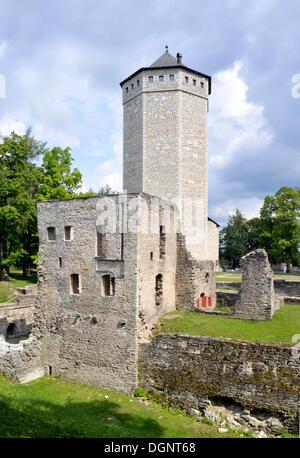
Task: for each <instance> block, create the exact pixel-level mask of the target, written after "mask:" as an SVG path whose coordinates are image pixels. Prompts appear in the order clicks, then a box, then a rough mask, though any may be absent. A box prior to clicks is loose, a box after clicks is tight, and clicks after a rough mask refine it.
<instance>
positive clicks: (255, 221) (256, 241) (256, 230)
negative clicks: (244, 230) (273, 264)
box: [247, 218, 264, 251]
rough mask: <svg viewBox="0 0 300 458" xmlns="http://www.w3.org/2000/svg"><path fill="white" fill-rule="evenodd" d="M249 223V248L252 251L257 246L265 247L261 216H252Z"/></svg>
mask: <svg viewBox="0 0 300 458" xmlns="http://www.w3.org/2000/svg"><path fill="white" fill-rule="evenodd" d="M247 225H248V241H247V250H248V251H252V250H256V249H257V248H264V241H263V238H262V221H261V219H260V218H252V219H249V221H248V222H247Z"/></svg>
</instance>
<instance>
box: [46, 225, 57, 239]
mask: <svg viewBox="0 0 300 458" xmlns="http://www.w3.org/2000/svg"><path fill="white" fill-rule="evenodd" d="M47 233H48V240H55V239H56V233H55V227H47Z"/></svg>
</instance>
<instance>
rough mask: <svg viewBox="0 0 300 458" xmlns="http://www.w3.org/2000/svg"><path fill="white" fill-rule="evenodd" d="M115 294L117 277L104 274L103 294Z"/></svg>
mask: <svg viewBox="0 0 300 458" xmlns="http://www.w3.org/2000/svg"><path fill="white" fill-rule="evenodd" d="M114 295H115V277H113V276H112V275H103V276H102V296H114Z"/></svg>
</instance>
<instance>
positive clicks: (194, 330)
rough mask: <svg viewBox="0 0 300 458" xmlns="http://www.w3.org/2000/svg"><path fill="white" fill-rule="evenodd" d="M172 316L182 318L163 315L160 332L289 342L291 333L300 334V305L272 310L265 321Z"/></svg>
mask: <svg viewBox="0 0 300 458" xmlns="http://www.w3.org/2000/svg"><path fill="white" fill-rule="evenodd" d="M170 315H171V314H168V316H170ZM176 315H182V316H184V319H182V318H174V319H172V320H170V319H164V317H163V318H162V319H161V328H160V330H159V332H160V333H181V334H191V335H199V336H211V337H227V338H231V339H240V340H249V341H252V342H255V341H260V342H285V343H291V340H292V337H293V335H294V334H300V306H298V305H284V306H283V307H281V308H280V309H279V310H277V311H276V312H275V313H274V315H273V317H272V319H271V320H267V321H248V320H238V319H236V318H233V317H230V318H229V317H227V316H218V315H208V314H204V313H197V312H190V313H184V312H176ZM165 316H166V315H165Z"/></svg>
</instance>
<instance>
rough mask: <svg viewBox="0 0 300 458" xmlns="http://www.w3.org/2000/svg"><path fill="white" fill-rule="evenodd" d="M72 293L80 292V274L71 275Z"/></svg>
mask: <svg viewBox="0 0 300 458" xmlns="http://www.w3.org/2000/svg"><path fill="white" fill-rule="evenodd" d="M71 294H80V281H79V274H72V275H71Z"/></svg>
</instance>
